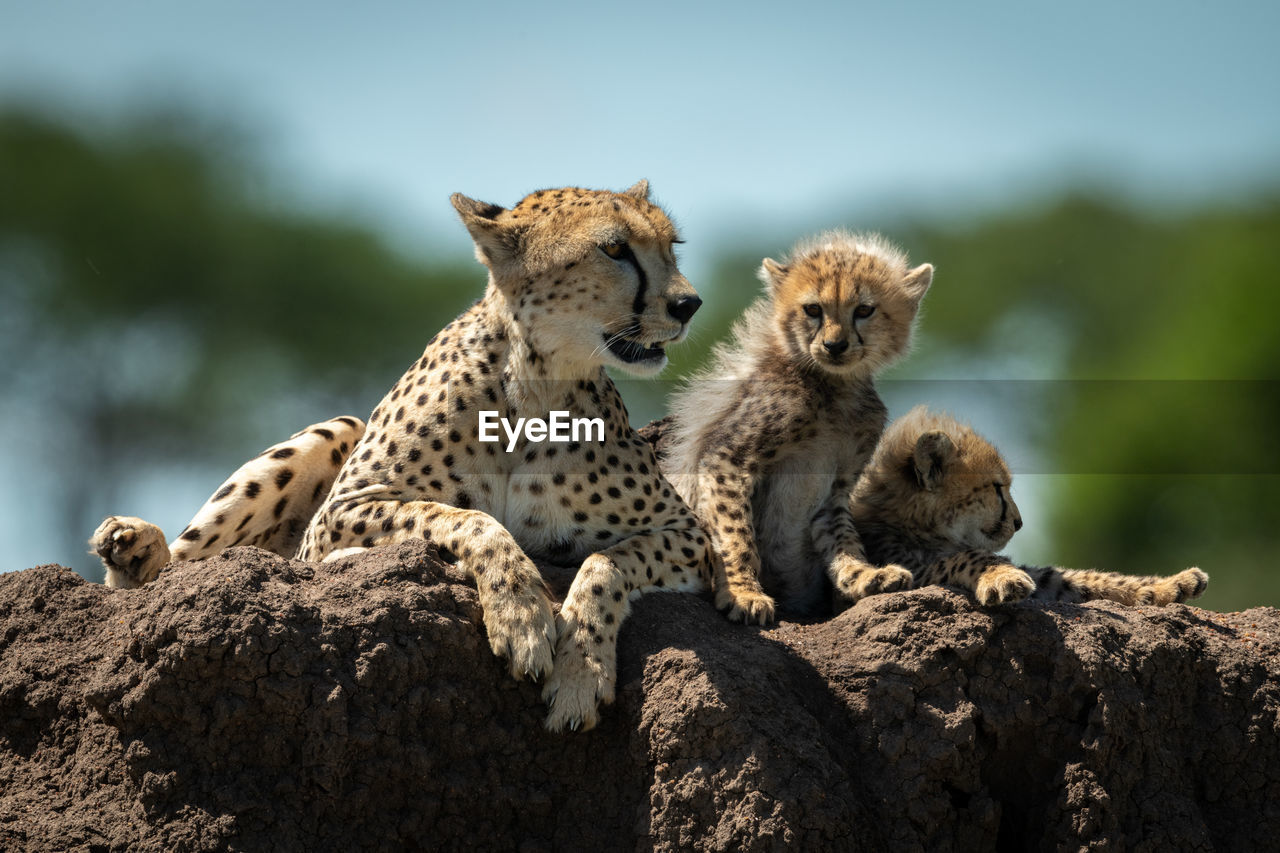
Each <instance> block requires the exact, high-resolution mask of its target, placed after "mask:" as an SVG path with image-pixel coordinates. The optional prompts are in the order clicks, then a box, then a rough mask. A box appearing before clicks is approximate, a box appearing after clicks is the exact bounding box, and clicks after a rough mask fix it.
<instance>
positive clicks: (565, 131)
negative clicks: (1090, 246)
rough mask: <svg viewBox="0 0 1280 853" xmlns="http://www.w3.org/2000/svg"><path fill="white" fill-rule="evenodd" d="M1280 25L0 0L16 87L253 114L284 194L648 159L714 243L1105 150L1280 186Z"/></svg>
mask: <svg viewBox="0 0 1280 853" xmlns="http://www.w3.org/2000/svg"><path fill="white" fill-rule="evenodd" d="M1277 31H1280V4H1275V3H1265V2H1257V3H1209V2H1163V3H1157V2H1149V0H1136V2H1120V3H1116V2H1111V3H1098V2H1084V3H1072V4H1061V3H1057V4H1048V3H1039V2H1024V3H998V4H993V3H941V2H905V3H894V4H875V5H872V4H863V3H823V2H803V1H802V2H792V3H760V2H753V0H746V2H735V3H693V2H685V3H671V2H647V3H639V4H636V3H626V4H599V3H560V4H535V3H514V2H505V0H499V2H488V3H484V4H475V3H468V4H464V3H455V4H449V5H441V4H427V3H394V2H369V3H363V4H359V5H358V6H357V5H352V4H336V3H327V4H326V3H316V2H310V3H304V2H296V0H286V1H285V2H281V0H276V2H271V3H257V2H243V0H228V1H227V2H219V3H216V4H215V3H204V4H197V3H156V2H139V0H112V2H110V3H98V2H94V3H88V2H77V3H70V2H59V0H50V2H43V3H27V2H21V3H20V2H14V0H0V97H5V96H8V97H18V98H22V99H25V100H28V101H35V102H37V103H44V104H51V105H59V106H69V107H71V108H73V109H78V110H87V111H88V112H89V113H90V114H96V115H98V116H102V117H108V118H109V117H110V116H111V115H113V114H115V113H116V112H118V110H120V109H121V107H122V106H127V105H130V104H138V103H145V102H148V101H150V100H152V99H157V98H158V99H164V100H169V101H172V102H177V103H184V104H190V105H192V106H194V107H196V108H198V109H201V110H203V111H206V112H208V113H209V114H211V115H214V116H222V117H225V118H226V119H227V120H229V121H233V122H237V123H244V124H245V125H246V126H247V127H249V128H251V129H252V130H254V131H255V132H259V133H260V140H259V141H260V143H261V146H262V149H263V150H264V151H265V152H266V154H267V155H269V159H270V161H271V162H272V163H273V165H274V166H275V174H276V177H277V179H278V183H279V189H280V190H281V191H282V192H284V193H285V194H286V195H289V196H291V197H294V198H296V199H298V200H301V201H302V202H303V203H317V202H323V203H325V204H335V205H346V206H355V207H357V208H360V209H362V210H364V211H365V212H366V213H367V214H368V215H369V216H370V217H371V218H373V219H374V220H376V221H377V222H378V223H379V224H380V225H382V226H384V227H386V228H387V229H389V230H390V232H391V233H393V234H394V235H395V236H396V237H397V238H398V239H399V240H400V241H402V242H403V244H404V245H406V246H419V247H425V248H426V249H428V250H429V249H432V248H434V247H436V246H439V245H441V244H443V245H444V246H447V247H450V248H456V249H458V250H459V251H465V249H466V237H465V235H464V234H463V232H462V229H461V228H459V227H457V226H456V224H455V223H454V222H453V214H452V210H451V209H450V208H449V206H448V204H447V197H448V195H449V194H450V193H451V192H454V191H463V192H466V193H468V194H469V195H473V196H476V197H480V198H484V199H486V200H490V201H497V202H500V203H503V204H509V203H511V202H513V201H515V200H516V199H517V198H518V197H519V196H521V195H522V194H523V193H525V192H526V191H529V190H531V189H535V188H537V187H541V186H550V185H560V184H580V185H587V186H603V187H623V186H626V185H629V184H630V183H632V182H633V181H634V180H636V179H637V178H639V177H641V176H645V177H648V178H649V179H650V180H651V181H652V183H653V186H654V189H655V193H656V194H657V196H658V197H659V198H660V199H661V200H662V201H663V202H664V203H665V204H666V205H667V206H668V207H670V208H671V210H672V211H673V212H674V214H675V215H676V217H677V219H678V220H679V221H680V222H681V223H682V224H683V225H684V227H685V230H686V231H687V232H688V233H687V235H686V236H687V237H689V239H690V246H689V247H688V252H687V253H686V254H687V255H688V256H689V257H690V262H691V263H693V264H694V265H697V264H698V262H699V258H698V256H699V254H700V253H699V252H698V251H697V248H696V247H697V246H698V244H699V242H702V243H703V245H711V244H712V243H713V242H715V241H717V240H722V239H725V238H726V236H727V235H728V234H730V233H736V232H737V231H738V230H739V228H740V226H742V225H744V224H745V225H747V226H756V227H758V229H759V231H760V232H762V233H768V232H769V231H770V229H773V230H778V229H779V227H780V223H787V224H788V225H789V226H790V227H791V228H792V229H800V228H805V227H812V223H813V222H816V221H821V219H822V216H823V215H824V214H826V213H827V212H829V211H835V212H839V213H841V214H850V213H853V214H856V215H857V216H858V217H859V218H860V219H865V220H867V224H874V222H875V220H876V218H877V217H878V216H880V215H888V214H890V213H897V212H900V211H916V210H922V209H923V210H931V209H936V208H942V209H944V210H947V211H950V212H963V210H964V209H966V208H967V207H971V206H974V205H986V204H991V203H999V202H1000V201H1001V200H1002V199H1005V198H1008V197H1014V196H1020V195H1024V194H1025V193H1027V192H1028V191H1032V190H1036V189H1042V188H1047V189H1050V190H1051V189H1054V188H1057V187H1060V186H1062V185H1064V184H1069V183H1070V182H1072V181H1074V180H1077V179H1079V177H1080V176H1081V175H1082V174H1088V175H1093V176H1094V178H1095V180H1101V181H1103V182H1108V183H1110V182H1114V183H1116V184H1118V185H1119V186H1121V187H1122V188H1125V189H1128V190H1131V191H1136V192H1138V193H1141V194H1144V195H1146V196H1149V197H1152V198H1155V199H1157V200H1161V199H1165V198H1178V197H1184V196H1188V195H1191V196H1200V195H1204V194H1231V193H1235V192H1239V191H1247V190H1248V189H1249V188H1250V186H1251V185H1252V184H1254V183H1256V182H1257V181H1258V179H1259V175H1264V176H1268V177H1269V178H1271V179H1272V182H1273V183H1274V177H1275V176H1276V175H1277V173H1280V155H1278V154H1277V152H1280V109H1277V104H1280V97H1278V96H1280V51H1276V50H1275V49H1274V44H1273V39H1274V34H1275V33H1276V32H1277ZM853 224H857V225H863V224H864V223H862V222H859V223H853ZM784 230H785V229H784ZM791 236H793V235H792V234H791V233H787V234H786V235H785V237H784V238H780V239H782V240H783V241H784V242H785V240H786V239H789V238H790V237H791Z"/></svg>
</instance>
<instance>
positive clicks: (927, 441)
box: [913, 430, 956, 491]
mask: <svg viewBox="0 0 1280 853" xmlns="http://www.w3.org/2000/svg"><path fill="white" fill-rule="evenodd" d="M955 455H956V446H955V444H953V443H952V441H951V438H950V436H948V435H947V434H946V433H945V432H939V431H938V430H931V431H929V432H926V433H925V434H924V435H922V436H920V437H919V438H918V439H916V449H915V453H914V459H913V461H914V463H915V475H916V482H917V483H919V484H920V488H922V489H925V490H928V491H932V490H933V489H935V488H937V486H938V485H939V484H940V483H941V482H942V480H943V478H944V476H945V474H946V468H947V465H948V464H949V463H950V462H951V460H952V459H953V458H954V457H955Z"/></svg>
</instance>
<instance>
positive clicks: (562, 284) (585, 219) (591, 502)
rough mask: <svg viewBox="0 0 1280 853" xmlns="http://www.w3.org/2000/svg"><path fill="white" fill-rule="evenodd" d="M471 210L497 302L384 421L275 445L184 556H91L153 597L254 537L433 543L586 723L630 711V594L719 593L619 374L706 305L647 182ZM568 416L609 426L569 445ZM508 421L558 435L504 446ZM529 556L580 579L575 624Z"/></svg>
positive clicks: (107, 526) (506, 647) (225, 498)
mask: <svg viewBox="0 0 1280 853" xmlns="http://www.w3.org/2000/svg"><path fill="white" fill-rule="evenodd" d="M453 206H454V208H456V209H457V211H458V215H459V216H460V217H461V218H462V222H463V224H464V225H465V226H466V227H467V230H468V231H469V232H470V233H471V237H472V239H473V240H474V242H475V245H476V254H477V257H478V258H479V260H480V261H481V263H483V264H484V265H485V266H486V267H487V268H488V270H489V283H488V287H487V288H486V290H485V293H484V298H482V299H481V300H480V301H478V302H477V303H476V304H475V305H474V306H472V307H471V308H470V309H468V310H467V311H466V312H464V313H463V314H462V316H460V317H458V318H457V319H456V320H454V321H453V322H452V323H450V324H449V325H448V326H446V327H445V328H444V329H443V330H442V331H441V332H440V333H439V334H438V335H436V336H435V337H434V338H432V339H431V340H430V341H429V342H428V343H427V346H426V350H425V351H424V352H423V353H422V355H421V357H420V358H417V359H415V360H414V361H413V363H412V364H410V365H409V369H408V370H407V371H406V372H405V374H404V375H403V376H402V377H401V378H400V380H399V381H398V382H396V384H395V385H394V386H393V387H392V389H391V390H390V391H389V392H387V395H386V396H385V397H384V398H383V399H382V402H381V403H379V404H378V406H377V408H375V409H374V410H373V414H372V415H371V416H370V417H369V423H368V427H367V428H365V425H364V424H362V423H360V422H359V421H357V420H355V419H354V418H350V419H338V420H337V421H335V422H328V423H326V424H321V425H318V426H316V427H313V428H310V429H308V430H304V431H303V432H302V433H299V434H298V435H297V436H295V437H294V438H293V439H290V440H289V441H287V442H284V443H283V444H281V445H277V446H276V447H274V448H271V449H269V450H268V451H266V452H265V453H263V454H262V455H260V456H259V457H258V458H257V459H255V460H253V461H251V462H249V463H247V464H246V465H245V466H244V467H242V468H241V469H240V470H239V471H237V472H236V474H234V475H232V478H231V479H230V480H228V481H227V482H226V483H225V484H224V486H223V487H222V488H221V489H219V490H218V492H217V493H216V494H215V495H214V496H213V497H212V498H211V499H210V501H209V503H208V504H206V506H205V508H204V509H203V510H201V512H200V513H199V514H197V516H196V518H195V519H194V520H193V521H192V523H191V524H190V525H189V526H188V527H187V529H186V530H185V531H184V532H183V533H182V534H181V535H180V536H179V537H178V539H177V540H175V545H174V548H173V550H172V551H170V550H169V549H168V548H166V547H165V544H164V536H163V534H161V532H160V530H159V529H158V528H157V527H155V525H150V524H147V523H146V522H143V521H140V520H139V519H134V518H120V517H115V518H109V519H107V521H105V522H104V523H103V525H102V526H101V527H100V528H98V532H97V533H95V534H94V536H93V539H92V540H91V544H92V545H93V546H94V549H95V550H96V551H97V552H98V553H99V554H100V555H101V556H102V559H103V562H104V563H106V566H107V577H108V581H109V582H110V583H112V584H113V585H116V586H138V585H140V584H142V583H145V582H147V581H149V580H151V579H152V578H154V577H155V576H156V574H157V573H158V572H159V571H160V569H161V568H162V567H163V566H164V565H165V563H166V562H168V560H169V558H170V557H171V556H175V557H180V558H185V559H201V558H203V557H208V556H211V555H213V554H216V553H218V552H219V551H221V550H222V549H223V548H226V547H229V546H230V545H234V544H236V543H237V542H242V543H252V544H258V545H261V546H263V547H269V548H272V549H273V550H276V551H277V553H281V554H283V555H285V556H295V557H296V558H297V559H300V560H310V561H320V560H325V559H330V558H333V557H335V556H339V555H343V554H348V553H351V552H353V551H359V550H362V549H365V548H373V547H378V546H381V545H389V544H392V543H395V542H402V541H404V540H407V539H413V538H423V539H427V540H429V541H431V542H433V543H435V544H436V545H438V546H439V547H440V549H441V550H442V552H445V553H447V554H450V555H452V556H454V557H456V558H457V560H458V564H459V565H460V566H461V567H463V568H464V569H465V570H466V571H467V573H468V574H469V575H470V576H471V577H472V578H474V580H475V583H476V590H477V592H478V593H479V599H480V604H481V606H482V608H483V610H484V623H485V627H486V630H487V632H488V635H489V643H490V645H491V646H492V648H493V650H494V652H495V653H497V654H499V655H501V656H503V657H505V658H507V660H508V662H509V667H510V671H511V673H512V675H514V676H516V677H517V678H519V677H522V676H531V677H534V678H537V677H539V676H545V677H546V684H545V687H544V689H543V698H544V699H545V700H546V702H547V703H548V705H549V706H550V711H549V713H548V716H547V721H546V725H547V727H548V728H549V729H552V730H553V731H558V730H561V729H564V728H573V729H576V728H579V727H582V728H590V727H591V726H592V725H594V724H595V722H596V719H597V714H598V711H597V706H598V704H599V703H601V702H606V703H607V702H610V701H612V699H613V696H614V681H615V678H616V673H615V658H616V648H617V637H618V628H619V626H620V625H621V624H622V620H623V619H624V618H625V617H626V615H627V612H628V609H629V600H630V598H631V597H633V596H634V595H638V594H639V593H641V592H643V591H645V590H652V589H689V590H693V589H701V588H703V587H704V586H705V583H706V581H707V580H709V579H707V578H704V576H703V574H702V572H703V570H704V569H705V566H706V561H705V556H704V552H705V551H706V537H705V536H704V535H703V533H702V532H701V531H700V530H699V529H698V525H697V522H696V520H695V519H694V516H693V514H692V513H691V512H690V510H689V508H688V507H686V506H685V504H684V502H683V501H681V500H680V498H679V496H678V495H676V494H675V493H674V491H672V488H671V486H670V485H669V484H668V483H667V482H666V481H665V480H663V478H662V476H661V474H660V473H659V472H658V464H657V460H656V459H655V458H654V454H653V450H652V449H651V448H650V447H649V445H648V444H647V443H645V442H644V441H643V440H642V439H641V438H640V437H639V436H638V435H636V433H635V432H634V431H633V430H632V429H631V426H630V424H629V423H628V419H627V410H626V407H625V406H624V405H623V403H622V399H621V398H620V397H619V395H618V391H617V388H616V387H615V386H614V384H613V381H612V380H611V379H610V378H609V375H608V374H607V373H606V372H605V367H606V366H607V365H608V366H613V367H617V368H620V369H622V370H626V371H629V372H631V373H636V374H639V375H648V376H652V375H654V374H656V373H657V372H658V371H660V370H661V369H662V368H663V366H665V364H666V362H667V356H666V349H665V348H666V345H667V344H669V343H674V342H677V341H680V340H682V339H683V338H684V337H685V335H686V334H687V332H688V326H689V321H690V319H691V318H692V317H693V314H694V312H695V311H697V309H698V306H699V305H701V300H700V299H699V298H698V296H697V294H696V293H695V292H694V290H693V288H692V287H691V286H690V284H689V282H688V280H686V279H685V277H684V276H683V275H682V274H681V273H680V270H679V268H678V267H677V265H676V258H675V255H674V253H673V251H672V244H673V243H675V242H678V240H677V235H676V231H675V227H674V226H673V225H672V224H671V221H670V219H668V217H667V215H666V214H665V213H664V212H663V211H662V209H661V208H659V207H658V206H657V205H656V204H653V203H652V202H650V201H649V185H648V183H647V182H645V181H641V182H640V183H638V184H636V185H635V186H633V187H632V188H631V189H629V190H627V191H625V192H621V193H614V192H606V191H600V190H585V189H578V188H572V187H570V188H565V189H559V190H542V191H539V192H536V193H533V194H531V195H529V196H526V197H525V198H524V199H523V200H522V201H521V202H520V203H519V204H517V205H516V206H515V207H513V208H511V209H509V210H508V209H506V208H503V207H500V206H498V205H495V204H485V203H483V202H479V201H475V200H474V199H470V198H467V197H466V196H463V195H455V196H454V197H453ZM556 415H571V416H572V417H573V418H575V419H581V420H583V421H587V422H593V421H594V422H598V428H591V427H588V428H587V429H586V430H585V431H584V432H583V433H582V434H581V438H580V440H579V439H572V440H566V441H558V440H555V435H554V434H550V435H549V434H548V431H547V425H548V423H551V424H554V423H555V416H556ZM497 421H501V422H502V423H503V424H506V425H509V424H517V425H519V424H524V423H526V422H529V421H538V422H540V423H541V424H542V429H541V431H540V432H535V431H534V429H533V428H528V429H524V430H521V428H520V427H519V426H517V427H516V428H515V429H514V430H512V432H514V433H516V434H515V435H509V436H506V437H502V436H500V435H497V436H495V435H493V432H494V430H493V429H489V427H492V426H494V425H495V424H496V422H497ZM506 428H507V427H506V426H504V427H503V429H504V430H505V429H506ZM295 548H296V550H295ZM531 557H532V558H541V559H544V560H547V561H549V562H554V563H561V564H571V565H579V566H580V567H581V568H580V569H579V570H578V573H577V575H576V577H575V579H574V581H573V584H572V586H571V587H570V589H569V592H568V595H567V596H566V597H565V601H564V604H563V605H562V607H561V608H560V612H559V614H558V616H553V613H552V607H551V601H550V600H549V598H548V595H547V591H546V587H545V584H544V583H543V578H542V576H541V575H540V574H539V572H538V569H537V566H535V565H534V563H533V560H532V559H530V558H531Z"/></svg>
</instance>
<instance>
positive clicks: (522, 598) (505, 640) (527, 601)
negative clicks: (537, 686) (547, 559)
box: [483, 563, 556, 681]
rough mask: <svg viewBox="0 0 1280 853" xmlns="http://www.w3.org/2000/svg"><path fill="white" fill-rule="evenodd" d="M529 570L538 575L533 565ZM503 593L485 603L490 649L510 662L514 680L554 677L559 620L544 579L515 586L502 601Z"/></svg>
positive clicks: (496, 591) (485, 620) (526, 581)
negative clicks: (544, 584)
mask: <svg viewBox="0 0 1280 853" xmlns="http://www.w3.org/2000/svg"><path fill="white" fill-rule="evenodd" d="M529 568H530V569H531V570H532V571H533V573H534V574H535V575H536V573H537V569H534V568H533V564H532V563H530V564H529ZM500 591H502V590H501V588H499V589H497V590H495V595H494V596H493V597H491V598H490V599H489V600H488V601H485V602H483V606H484V627H485V631H486V632H487V633H488V635H489V647H490V648H491V649H493V653H494V654H495V655H497V656H498V657H502V658H506V659H507V665H508V669H509V670H510V672H511V675H512V676H513V677H515V678H517V679H519V678H529V679H532V680H534V681H537V680H538V679H540V678H542V677H544V676H546V675H548V674H550V673H551V671H552V667H553V665H554V650H555V645H556V619H555V615H554V614H553V613H552V612H551V601H550V600H549V599H548V598H547V594H546V592H545V590H544V589H543V585H542V579H541V577H538V578H537V579H536V580H534V579H532V578H529V579H526V580H525V581H523V582H521V583H519V584H512V585H511V586H510V587H508V588H506V590H505V594H502V595H501V597H498V596H497V595H496V593H498V592H500Z"/></svg>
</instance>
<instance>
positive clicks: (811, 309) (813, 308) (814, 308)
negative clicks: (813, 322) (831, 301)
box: [804, 302, 822, 317]
mask: <svg viewBox="0 0 1280 853" xmlns="http://www.w3.org/2000/svg"><path fill="white" fill-rule="evenodd" d="M804 313H806V314H808V315H809V316H810V317H821V316H822V306H821V305H819V304H818V303H816V302H810V303H809V304H808V305H806V306H804Z"/></svg>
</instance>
